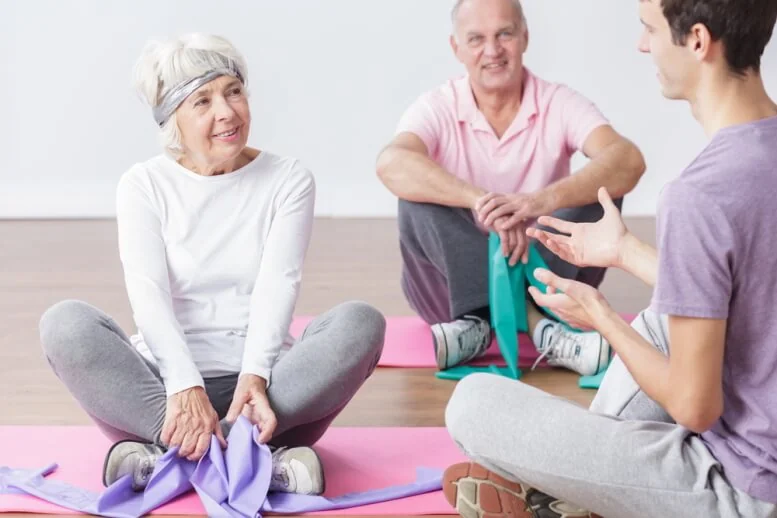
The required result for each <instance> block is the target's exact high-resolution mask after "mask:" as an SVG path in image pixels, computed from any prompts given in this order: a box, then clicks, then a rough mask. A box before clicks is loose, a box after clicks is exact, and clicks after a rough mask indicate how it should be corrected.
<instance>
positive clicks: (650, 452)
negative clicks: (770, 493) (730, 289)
mask: <svg viewBox="0 0 777 518" xmlns="http://www.w3.org/2000/svg"><path fill="white" fill-rule="evenodd" d="M633 327H634V328H635V329H636V330H637V331H638V332H639V333H640V334H641V335H642V336H643V337H645V338H646V339H647V340H649V341H651V342H652V343H653V344H654V345H656V347H657V348H659V349H660V350H662V351H664V352H666V351H667V350H668V333H667V326H666V319H665V318H661V317H659V316H658V315H656V314H655V313H652V312H650V311H644V312H642V313H641V314H640V315H639V316H638V317H637V319H636V320H635V321H634V323H633ZM445 420H446V424H447V426H448V429H449V431H450V433H451V436H452V437H453V438H454V440H455V441H456V442H457V443H458V444H459V446H460V447H461V449H462V450H463V451H464V453H465V454H467V456H469V457H470V458H471V459H472V460H474V461H475V462H477V463H478V464H481V465H483V466H485V467H486V468H488V469H490V470H492V471H494V472H495V473H498V474H499V475H501V476H503V477H505V478H507V479H509V480H513V481H520V482H523V483H526V484H528V485H530V486H532V487H534V488H537V489H538V490H540V491H542V492H544V493H546V494H549V495H552V496H553V497H555V498H558V499H561V500H564V501H567V502H570V503H572V504H576V505H577V506H580V507H583V508H585V509H587V510H588V511H591V512H595V513H597V514H599V515H601V516H603V517H605V518H632V517H633V518H641V517H647V516H667V517H669V516H671V517H674V516H678V517H680V516H682V517H685V516H688V517H697V516H698V517H702V516H703V517H705V518H714V517H721V518H730V517H737V516H741V517H747V518H777V506H776V505H774V504H770V503H766V502H762V501H760V500H757V499H755V498H753V497H751V496H749V495H747V494H746V493H744V492H743V491H740V490H739V489H736V488H734V487H732V486H731V484H730V483H729V482H728V480H727V479H726V477H725V474H724V473H723V469H722V467H721V465H720V464H719V463H718V461H717V460H716V459H715V457H713V455H712V454H711V453H710V451H709V449H707V447H706V445H705V444H704V443H703V442H702V440H701V439H700V438H699V437H698V436H697V435H695V434H693V433H692V432H690V431H689V430H687V429H685V428H683V427H681V426H679V425H677V424H675V423H673V422H671V419H670V418H669V416H668V414H667V413H666V412H664V410H663V409H662V408H661V407H660V406H659V405H658V404H657V403H656V402H655V401H653V400H652V399H650V398H649V397H648V396H646V395H645V394H644V392H642V391H641V390H639V386H638V385H637V384H636V382H635V381H634V379H633V378H632V377H631V375H630V374H629V373H628V370H627V369H626V367H625V365H624V364H623V362H622V361H621V360H620V358H618V357H616V359H615V360H614V361H613V364H612V365H611V366H610V368H609V369H608V370H607V375H606V376H605V378H604V382H603V383H602V386H601V388H600V389H599V392H598V394H597V396H596V398H595V399H594V402H593V403H592V405H591V408H590V410H587V409H585V408H582V407H580V406H578V405H576V404H574V403H572V402H569V401H567V400H564V399H561V398H558V397H555V396H552V395H550V394H547V393H545V392H542V391H540V390H537V389H536V388H533V387H530V386H529V385H526V384H524V383H521V382H520V381H514V380H510V379H507V378H504V377H501V376H495V375H491V374H473V375H471V376H469V377H467V378H464V379H463V380H462V381H461V382H460V383H459V385H458V386H457V387H456V390H455V391H454V393H453V397H452V398H451V401H450V403H449V405H448V408H447V411H446V415H445Z"/></svg>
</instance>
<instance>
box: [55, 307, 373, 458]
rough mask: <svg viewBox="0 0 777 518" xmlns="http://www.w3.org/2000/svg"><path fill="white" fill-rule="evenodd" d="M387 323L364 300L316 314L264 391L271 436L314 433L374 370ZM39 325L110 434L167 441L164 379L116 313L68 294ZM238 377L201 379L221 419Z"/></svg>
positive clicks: (289, 440)
mask: <svg viewBox="0 0 777 518" xmlns="http://www.w3.org/2000/svg"><path fill="white" fill-rule="evenodd" d="M385 331H386V323H385V320H384V318H383V315H381V314H380V312H378V311H377V310H376V309H374V308H372V307H371V306H369V305H367V304H364V303H361V302H347V303H344V304H341V305H339V306H337V307H335V308H334V309H332V310H330V311H329V312H327V313H324V314H322V315H321V316H319V317H317V318H316V319H314V320H313V321H312V322H311V323H310V324H309V325H308V326H307V328H306V329H305V331H304V333H303V334H302V336H301V337H300V339H299V341H298V342H297V343H296V344H294V346H293V347H292V348H291V349H290V350H289V351H288V352H287V353H286V354H284V355H283V356H282V357H281V358H280V359H279V360H278V362H277V363H276V364H275V366H274V368H273V370H272V383H271V384H270V387H269V388H268V390H267V395H268V399H269V400H270V405H271V407H272V409H273V411H274V412H275V416H276V417H277V419H278V426H277V428H276V430H275V433H274V435H273V438H272V440H271V441H270V444H272V445H274V446H290V447H292V446H310V445H312V444H314V443H315V442H316V441H318V439H320V438H321V436H322V435H323V434H324V432H325V431H326V429H327V428H328V427H329V425H330V424H331V422H332V421H333V420H334V418H335V417H337V415H338V414H339V413H340V411H341V410H342V409H343V408H344V407H345V405H346V404H347V403H348V402H349V401H350V400H351V398H352V397H353V396H354V394H356V391H357V390H358V389H359V388H360V387H361V386H362V384H363V383H364V381H365V380H366V379H367V378H368V377H369V376H370V374H371V373H372V371H373V370H374V369H375V367H376V365H377V363H378V359H379V358H380V354H381V351H382V350H383V340H384V336H385ZM40 333H41V342H42V344H43V350H44V353H45V355H46V358H47V359H48V361H49V363H50V364H51V366H52V368H53V369H54V372H55V373H56V375H57V376H58V377H59V378H60V379H61V380H62V382H63V383H64V384H65V385H66V386H67V388H68V389H69V390H70V393H71V394H72V395H73V396H74V397H75V398H76V400H78V402H79V404H80V405H81V407H82V408H83V409H84V410H85V411H86V412H87V413H88V414H89V415H90V416H91V418H92V419H93V420H94V421H95V422H96V423H97V425H98V426H99V427H100V429H101V430H102V431H103V432H104V433H105V434H106V435H107V436H108V437H109V438H110V439H112V440H114V441H119V440H122V439H134V440H144V441H152V442H155V443H157V444H159V445H161V446H165V445H164V444H162V441H161V439H160V435H161V432H162V426H163V424H164V420H165V410H166V404H167V397H166V393H165V387H164V385H163V383H162V379H161V377H160V376H159V372H158V370H157V369H156V367H155V366H154V365H153V364H151V363H149V362H148V361H147V360H146V359H145V358H143V356H141V355H140V353H138V352H137V350H135V348H134V347H132V345H130V342H129V339H128V337H127V335H126V334H125V333H124V332H123V331H122V330H121V329H120V328H119V326H118V325H117V324H116V322H115V321H114V320H113V319H112V318H110V317H109V316H108V315H106V314H105V313H103V312H102V311H100V310H98V309H97V308H94V307H92V306H90V305H88V304H86V303H84V302H80V301H64V302H60V303H58V304H56V305H54V306H52V307H51V308H50V309H49V310H48V311H47V312H46V313H45V314H44V315H43V317H42V319H41V323H40ZM237 377H238V375H237V374H233V375H229V376H223V377H218V378H209V379H205V390H206V392H207V394H208V397H209V398H210V401H211V404H212V405H213V408H214V409H215V410H216V412H217V413H218V415H219V418H220V419H223V418H224V417H225V416H226V413H227V411H228V410H229V406H230V404H231V402H232V396H233V393H234V390H235V386H236V384H237ZM222 424H223V425H224V426H223V427H224V428H225V429H226V424H225V423H224V422H223V421H222Z"/></svg>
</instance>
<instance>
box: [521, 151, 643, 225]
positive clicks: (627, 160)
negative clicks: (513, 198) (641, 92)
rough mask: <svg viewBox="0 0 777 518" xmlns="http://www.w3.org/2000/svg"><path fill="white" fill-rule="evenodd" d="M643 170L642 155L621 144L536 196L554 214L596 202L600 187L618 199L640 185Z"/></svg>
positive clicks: (597, 156) (603, 152) (598, 155)
mask: <svg viewBox="0 0 777 518" xmlns="http://www.w3.org/2000/svg"><path fill="white" fill-rule="evenodd" d="M644 170H645V164H644V161H643V160H642V155H641V154H640V153H639V151H638V150H636V148H635V147H634V146H633V145H632V144H631V143H630V142H629V141H627V140H622V141H618V142H615V143H613V144H610V145H609V146H607V147H606V148H604V149H603V150H602V151H601V152H600V153H599V154H597V155H596V157H595V158H593V159H592V160H591V161H589V162H588V164H586V165H585V166H584V167H582V168H580V169H579V170H578V171H577V172H576V173H575V174H573V175H570V176H568V177H567V178H564V179H562V180H559V181H558V182H555V183H553V184H551V185H549V186H548V187H546V188H545V189H543V190H541V191H539V192H538V193H537V196H538V198H540V199H542V201H543V203H542V204H541V205H542V206H545V207H548V208H549V209H551V212H552V211H555V210H558V209H562V208H572V207H582V206H584V205H588V204H590V203H594V202H596V201H597V199H598V195H597V194H598V191H599V188H600V187H605V188H607V192H608V193H609V194H610V197H612V198H613V199H616V198H620V197H622V196H625V195H626V194H627V193H629V192H630V191H631V190H632V189H633V188H634V187H635V186H636V185H637V182H639V179H640V177H641V176H642V173H643V172H644ZM544 215H547V214H537V215H536V216H544Z"/></svg>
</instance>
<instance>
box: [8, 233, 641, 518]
mask: <svg viewBox="0 0 777 518" xmlns="http://www.w3.org/2000/svg"><path fill="white" fill-rule="evenodd" d="M628 225H629V228H630V229H631V230H632V232H634V233H635V234H636V235H637V236H638V237H640V238H642V239H644V240H646V241H648V242H651V243H652V242H653V241H654V239H653V235H654V227H655V223H654V221H653V219H652V218H645V219H632V220H630V221H628ZM313 235H314V237H313V241H312V243H311V247H310V251H309V254H308V259H307V265H306V270H305V278H304V280H303V286H302V291H301V295H300V300H299V303H298V305H297V311H296V313H297V314H298V315H314V314H317V313H320V312H322V311H325V310H326V309H328V308H330V307H331V306H333V305H335V304H337V303H339V302H342V301H345V300H349V299H361V300H364V301H367V302H369V303H371V304H373V305H375V306H376V307H377V308H378V309H380V310H381V311H382V312H383V313H384V314H386V315H391V316H398V315H410V314H412V312H411V310H410V308H409V307H408V306H407V304H406V302H405V301H404V299H403V297H402V293H401V290H400V288H399V273H400V256H399V251H398V247H397V242H398V235H397V229H396V221H395V220H392V219H376V220H332V219H319V220H316V224H315V228H314V234H313ZM0 243H2V246H1V247H0V315H2V318H0V394H2V395H3V397H2V398H0V425H10V424H36V425H46V424H52V425H53V424H58V425H78V424H90V421H89V419H88V417H87V416H86V414H85V413H84V412H83V411H82V410H81V409H80V408H79V407H78V405H77V404H76V403H75V401H74V400H73V398H72V397H71V396H70V395H69V394H68V393H67V392H66V391H65V390H64V387H63V386H62V384H61V383H60V382H59V381H58V380H57V378H56V377H55V376H54V375H53V374H52V373H51V371H50V369H49V368H48V365H47V363H46V362H45V360H44V359H43V356H42V354H41V349H40V344H39V340H38V319H39V318H40V316H41V314H42V313H43V311H45V309H46V308H47V307H49V306H50V305H51V304H53V303H55V302H57V301H59V300H62V299H67V298H76V299H81V300H84V301H87V302H89V303H91V304H93V305H95V306H97V307H99V308H101V309H102V310H104V311H106V312H107V313H109V314H110V315H112V316H113V317H114V318H115V319H116V320H117V322H118V323H119V324H120V325H121V326H122V327H124V329H125V330H127V331H128V332H134V326H133V323H132V317H131V312H130V308H129V304H128V302H127V298H126V292H125V291H124V286H123V281H122V274H121V266H120V264H119V259H118V253H117V245H116V225H115V222H114V221H112V220H97V221H95V220H86V221H2V222H0ZM602 291H603V293H604V294H605V295H606V296H607V298H608V299H609V300H610V302H611V303H612V304H613V306H614V307H616V308H617V309H618V310H619V311H625V312H637V311H639V310H640V309H642V308H643V307H644V306H646V305H647V303H648V301H649V298H650V290H649V289H648V288H646V287H645V286H643V285H642V284H641V283H639V282H638V281H636V280H635V279H633V278H630V277H628V276H627V275H625V274H623V273H622V272H620V271H610V272H608V274H607V277H606V279H605V281H604V283H603V285H602ZM524 381H525V382H526V383H529V384H532V385H535V386H537V387H540V388H542V389H543V390H546V391H548V392H551V393H553V394H557V395H560V396H563V397H566V398H569V399H572V400H574V401H577V402H579V403H580V404H583V405H587V404H588V403H589V402H590V400H591V398H592V397H593V392H591V391H583V390H580V389H578V388H577V385H576V383H577V376H576V375H574V374H572V373H568V372H562V371H547V370H543V371H535V372H531V373H526V374H525V377H524ZM453 387H454V384H453V382H449V381H442V380H438V379H436V378H435V377H434V375H433V371H432V370H424V369H378V370H377V371H376V372H375V374H374V375H373V376H372V377H371V378H370V379H369V380H368V381H367V382H366V383H365V385H364V387H363V388H362V390H361V391H360V392H359V393H358V394H357V395H356V397H355V398H354V399H353V401H352V402H351V404H350V405H349V406H348V407H347V408H346V409H345V410H344V411H343V412H342V414H341V415H340V416H339V417H338V418H337V419H336V420H335V422H334V426H444V421H443V411H444V408H445V404H446V402H447V401H448V398H449V396H450V393H451V391H452V389H453ZM0 461H1V459H0ZM0 464H2V462H0ZM25 516H30V515H25Z"/></svg>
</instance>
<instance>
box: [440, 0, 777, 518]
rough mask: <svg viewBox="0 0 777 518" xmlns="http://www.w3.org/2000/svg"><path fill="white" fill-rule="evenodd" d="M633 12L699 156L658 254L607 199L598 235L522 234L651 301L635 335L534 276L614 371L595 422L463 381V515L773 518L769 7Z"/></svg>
mask: <svg viewBox="0 0 777 518" xmlns="http://www.w3.org/2000/svg"><path fill="white" fill-rule="evenodd" d="M639 10H640V15H641V19H642V22H643V23H644V26H645V29H644V34H643V35H642V38H641V40H640V45H639V48H640V51H642V52H646V53H650V54H651V55H652V57H653V60H654V61H655V64H656V66H657V68H658V79H659V82H660V84H661V88H662V90H663V93H664V95H665V96H666V97H668V98H670V99H682V100H686V101H688V102H689V103H690V106H691V110H692V113H693V115H694V117H695V118H696V119H697V120H698V121H699V123H700V124H701V125H702V127H703V128H704V131H705V132H706V134H707V135H708V136H709V139H710V141H709V144H708V145H707V147H706V148H705V149H704V150H703V151H702V152H701V154H700V155H699V156H698V157H697V158H696V160H695V161H694V162H693V163H692V164H691V165H690V166H689V167H688V168H687V169H686V170H685V171H684V172H683V173H682V174H681V175H680V176H679V178H677V179H676V180H675V181H673V182H671V183H670V184H668V185H667V186H666V187H665V189H664V191H663V193H662V196H661V200H660V204H659V210H658V252H656V251H655V250H653V249H652V248H650V247H649V246H647V245H645V244H643V243H640V242H638V241H637V240H636V239H635V238H634V237H633V236H632V235H631V234H629V233H628V231H627V229H626V227H625V226H624V225H623V222H622V220H621V218H620V215H619V214H618V211H617V210H616V208H615V206H614V205H613V204H612V201H611V199H610V197H609V196H608V195H607V193H606V190H605V189H600V192H599V196H600V201H601V204H602V205H603V207H604V210H605V215H604V216H603V217H602V219H601V220H600V221H599V222H597V223H595V224H575V223H570V222H565V221H560V220H553V219H549V218H546V219H544V220H542V219H541V223H544V224H547V225H550V226H552V227H553V228H555V229H557V230H559V231H561V232H563V233H564V234H568V235H559V234H548V233H545V232H542V231H538V230H530V231H529V232H528V233H529V235H530V236H532V237H535V238H538V239H540V240H541V241H542V242H543V243H544V244H545V245H546V246H547V247H548V248H549V249H551V250H553V251H554V252H555V253H557V254H558V255H559V256H560V257H563V258H565V259H567V260H569V261H571V262H573V263H576V264H580V265H582V264H586V265H598V266H616V267H620V268H623V269H624V270H626V271H628V272H630V273H633V274H634V275H636V276H638V277H639V278H641V279H642V280H644V281H645V282H647V283H648V284H651V285H654V286H655V291H654V295H653V300H652V304H651V307H650V309H648V310H645V311H644V312H643V313H642V314H641V315H640V316H639V317H638V318H637V319H636V321H635V323H634V324H633V327H630V326H629V325H627V324H626V323H625V322H624V321H623V320H622V319H620V318H619V317H618V316H617V314H616V313H615V312H614V311H613V310H612V309H611V308H610V307H609V306H608V304H607V302H606V301H605V300H604V298H603V297H602V295H601V294H600V293H599V292H598V291H597V290H596V289H595V288H593V287H591V286H589V285H586V284H583V283H580V282H577V281H574V280H568V279H563V278H561V277H559V276H557V275H555V274H553V273H551V272H549V271H547V270H539V271H538V272H537V273H536V274H537V277H538V278H539V279H540V280H541V281H543V282H545V283H546V284H548V285H549V287H550V288H549V290H548V292H547V293H540V292H538V291H536V290H533V291H532V293H531V294H532V296H533V298H534V299H535V300H536V301H537V303H538V304H540V305H542V306H547V307H549V308H551V309H552V310H554V311H555V312H557V313H558V314H559V316H561V317H562V318H566V319H568V320H570V321H571V322H575V323H578V324H585V325H590V326H591V327H593V328H594V329H596V330H597V331H599V332H601V333H602V334H603V335H604V336H605V337H606V339H607V340H608V341H609V342H610V344H611V346H612V347H613V349H614V350H615V352H617V354H618V357H617V359H616V360H615V361H614V363H613V364H612V366H611V367H610V369H609V370H608V373H607V375H606V376H605V379H604V382H603V384H602V387H601V389H600V391H599V393H598V394H597V396H596V398H595V400H594V402H593V404H592V406H591V409H590V410H585V409H582V408H580V407H578V406H576V405H574V404H571V403H569V402H567V401H564V400H562V399H559V398H556V397H554V396H551V395H548V394H545V393H543V392H541V391H539V390H536V389H534V388H532V387H529V386H527V385H525V384H522V383H520V382H517V381H511V380H508V379H506V378H502V377H499V376H490V375H474V376H470V377H469V378H465V379H464V380H463V381H462V382H461V383H460V384H459V386H458V387H457V389H456V391H455V393H454V395H453V397H452V399H451V401H450V404H449V406H448V409H447V412H446V421H447V426H448V428H449V430H450V433H451V435H452V436H453V438H454V439H455V440H456V441H457V443H458V444H459V445H460V446H461V448H462V449H463V451H464V452H466V453H467V455H468V456H469V457H470V458H471V459H472V460H473V461H474V462H475V463H473V464H462V465H457V466H452V467H451V468H449V469H448V470H447V472H446V476H445V492H446V495H447V496H448V498H449V501H451V503H452V504H453V505H455V506H456V507H457V509H458V510H459V511H460V512H461V514H462V515H464V516H467V517H470V516H478V517H480V516H483V514H479V513H487V514H486V515H487V516H494V517H498V516H532V515H533V516H535V517H539V516H542V517H560V516H569V517H571V516H589V511H591V512H595V513H597V514H598V515H601V516H605V517H608V518H616V517H617V518H628V517H644V516H694V517H695V516H704V517H716V516H720V517H732V516H746V517H751V518H757V517H777V402H775V401H776V400H775V396H774V395H775V394H777V372H776V371H775V365H777V312H775V311H774V307H773V301H774V287H775V286H777V268H774V267H773V264H774V255H775V251H776V250H777V234H775V232H774V230H773V229H774V227H775V226H777V215H776V214H775V212H774V208H773V206H774V203H775V196H777V105H775V103H774V101H772V100H771V99H770V98H769V96H768V95H767V93H766V92H765V90H764V85H763V82H762V79H761V76H760V60H761V56H762V54H763V51H764V47H765V46H766V44H767V42H768V41H769V39H770V38H771V35H772V32H773V29H774V24H775V19H777V1H774V0H737V1H736V2H731V1H726V0H649V1H647V0H645V1H641V2H640V3H639ZM548 495H552V497H551V496H548ZM579 508H583V509H584V510H583V509H579ZM576 509H577V510H576ZM511 512H512V513H513V514H510V513H511ZM530 513H531V514H530Z"/></svg>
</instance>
